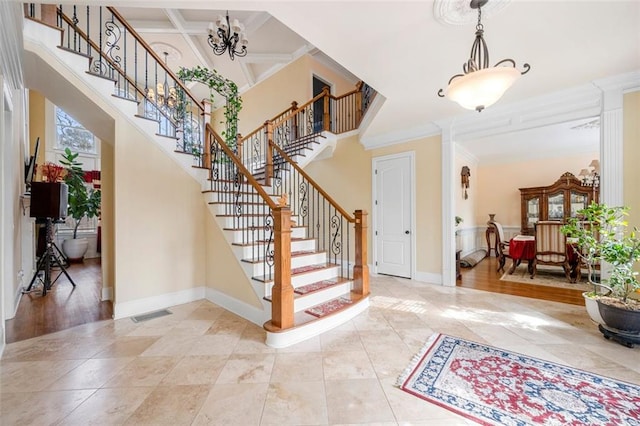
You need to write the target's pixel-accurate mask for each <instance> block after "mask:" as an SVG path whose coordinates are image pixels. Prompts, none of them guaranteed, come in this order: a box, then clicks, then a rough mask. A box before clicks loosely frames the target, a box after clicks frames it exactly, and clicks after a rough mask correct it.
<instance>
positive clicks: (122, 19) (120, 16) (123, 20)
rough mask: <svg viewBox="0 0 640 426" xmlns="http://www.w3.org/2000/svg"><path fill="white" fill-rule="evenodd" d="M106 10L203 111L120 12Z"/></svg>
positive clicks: (188, 91) (202, 108) (202, 109)
mask: <svg viewBox="0 0 640 426" xmlns="http://www.w3.org/2000/svg"><path fill="white" fill-rule="evenodd" d="M107 10H109V11H110V12H111V13H113V14H114V15H115V16H116V17H117V18H118V19H119V20H120V22H122V25H124V26H125V28H126V29H127V31H129V33H130V34H131V35H132V36H133V38H135V39H136V40H137V41H138V43H140V44H141V45H142V46H143V47H144V48H145V50H146V51H147V52H148V53H149V54H150V55H151V56H152V57H153V58H154V59H155V60H156V62H157V63H158V64H159V65H160V66H161V67H162V69H164V70H165V71H166V72H167V74H169V75H170V76H171V78H173V79H174V80H175V82H176V84H178V86H180V88H181V89H182V90H183V91H184V93H186V94H187V95H188V96H189V97H190V98H191V100H193V102H194V103H195V104H196V105H198V108H199V109H200V110H201V111H202V112H204V106H203V105H202V104H201V103H200V101H198V100H197V99H196V98H195V97H194V96H193V94H192V93H191V91H190V90H189V89H187V86H185V85H184V83H183V82H182V80H180V79H179V78H178V76H177V75H176V74H175V73H174V72H173V71H171V69H170V68H169V67H167V65H166V64H165V63H164V61H163V60H162V59H160V56H158V54H157V53H156V52H155V51H154V50H153V49H152V48H151V46H149V45H148V44H147V42H145V41H144V40H143V39H142V37H140V35H139V34H138V33H137V32H136V30H134V29H133V27H132V26H131V25H129V23H128V22H127V21H126V20H125V19H124V18H123V17H122V15H120V13H119V12H118V11H117V10H116V9H114V8H113V7H111V6H107Z"/></svg>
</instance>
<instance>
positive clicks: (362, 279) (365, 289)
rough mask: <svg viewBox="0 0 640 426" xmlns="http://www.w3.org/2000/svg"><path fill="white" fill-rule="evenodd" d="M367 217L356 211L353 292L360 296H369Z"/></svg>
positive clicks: (363, 213)
mask: <svg viewBox="0 0 640 426" xmlns="http://www.w3.org/2000/svg"><path fill="white" fill-rule="evenodd" d="M367 215H368V213H367V212H366V211H365V210H356V211H355V213H354V216H355V217H356V241H355V243H356V259H355V264H354V265H353V291H354V292H355V293H356V294H359V295H361V296H367V295H368V294H369V265H368V264H367V261H368V259H367Z"/></svg>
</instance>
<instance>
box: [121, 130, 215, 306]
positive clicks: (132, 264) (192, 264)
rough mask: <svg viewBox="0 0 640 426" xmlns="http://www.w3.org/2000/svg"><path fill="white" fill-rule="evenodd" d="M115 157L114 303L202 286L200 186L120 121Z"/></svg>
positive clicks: (146, 140) (202, 209)
mask: <svg viewBox="0 0 640 426" xmlns="http://www.w3.org/2000/svg"><path fill="white" fill-rule="evenodd" d="M114 160H115V162H114V164H115V168H114V190H115V199H114V217H115V222H114V226H115V228H114V229H115V230H116V232H115V241H114V244H115V245H114V253H115V265H116V268H115V282H116V286H117V295H116V302H117V303H123V302H128V301H133V300H136V299H141V298H147V297H151V296H157V295H162V294H166V293H172V292H176V291H180V290H185V289H189V288H193V287H195V286H202V285H204V284H205V259H206V257H205V232H204V224H205V222H204V219H205V214H206V205H205V203H204V200H203V196H202V193H201V191H200V185H199V184H198V183H197V182H196V181H195V180H194V179H193V178H192V177H191V176H189V175H188V174H187V173H186V172H185V171H183V170H182V168H180V167H178V165H177V164H176V163H175V161H174V160H172V159H171V158H170V157H169V156H168V155H167V154H166V153H165V152H163V151H162V150H161V149H160V148H159V147H157V146H156V145H155V144H153V143H152V142H151V141H150V140H148V139H147V138H146V137H145V136H144V134H142V133H141V132H140V131H138V130H137V128H135V127H133V126H132V125H131V124H130V123H129V122H128V121H127V120H124V119H119V120H117V122H116V143H115V151H114Z"/></svg>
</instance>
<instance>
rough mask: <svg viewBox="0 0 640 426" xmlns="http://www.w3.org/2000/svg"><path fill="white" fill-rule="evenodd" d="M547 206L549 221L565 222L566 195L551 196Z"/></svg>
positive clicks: (559, 193) (560, 193)
mask: <svg viewBox="0 0 640 426" xmlns="http://www.w3.org/2000/svg"><path fill="white" fill-rule="evenodd" d="M547 200H548V206H547V217H548V218H549V220H563V219H564V193H562V192H558V193H557V194H551V195H549V198H548V199H547Z"/></svg>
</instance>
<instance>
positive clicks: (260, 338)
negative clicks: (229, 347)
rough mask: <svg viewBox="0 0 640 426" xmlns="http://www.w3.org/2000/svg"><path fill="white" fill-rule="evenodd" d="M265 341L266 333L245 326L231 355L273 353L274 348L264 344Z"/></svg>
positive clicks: (256, 328) (259, 329)
mask: <svg viewBox="0 0 640 426" xmlns="http://www.w3.org/2000/svg"><path fill="white" fill-rule="evenodd" d="M265 339H266V332H265V331H264V330H263V329H261V328H258V327H252V326H247V327H246V328H245V329H244V331H243V332H242V334H241V335H240V339H239V340H238V343H236V345H235V347H234V348H233V353H236V354H265V353H275V351H276V350H275V349H274V348H270V347H269V346H267V345H265V344H264V341H265Z"/></svg>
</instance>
